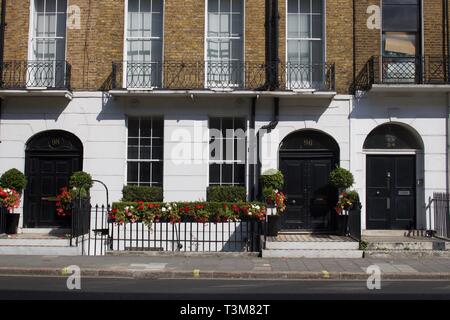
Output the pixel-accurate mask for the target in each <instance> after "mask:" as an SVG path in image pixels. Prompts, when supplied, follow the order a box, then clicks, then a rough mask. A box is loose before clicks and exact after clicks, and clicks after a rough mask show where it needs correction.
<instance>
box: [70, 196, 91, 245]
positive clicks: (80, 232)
mask: <svg viewBox="0 0 450 320" xmlns="http://www.w3.org/2000/svg"><path fill="white" fill-rule="evenodd" d="M90 232H91V203H90V200H89V199H88V198H85V199H84V198H82V199H75V200H74V201H73V203H72V216H71V237H70V245H71V246H78V245H79V243H80V242H81V241H83V240H84V236H85V235H88V234H89V233H90Z"/></svg>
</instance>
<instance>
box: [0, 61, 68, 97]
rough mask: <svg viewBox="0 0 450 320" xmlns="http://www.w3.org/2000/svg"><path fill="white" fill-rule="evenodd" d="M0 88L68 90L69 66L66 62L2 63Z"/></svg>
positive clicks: (0, 67)
mask: <svg viewBox="0 0 450 320" xmlns="http://www.w3.org/2000/svg"><path fill="white" fill-rule="evenodd" d="M0 75H1V79H0V80H1V81H0V88H2V89H11V90H13V89H31V88H46V89H55V90H70V88H71V87H70V78H71V65H70V64H69V63H68V62H67V61H4V62H3V65H1V66H0Z"/></svg>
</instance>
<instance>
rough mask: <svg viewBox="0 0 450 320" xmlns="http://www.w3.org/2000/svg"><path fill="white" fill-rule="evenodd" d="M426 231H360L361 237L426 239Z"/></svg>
mask: <svg viewBox="0 0 450 320" xmlns="http://www.w3.org/2000/svg"><path fill="white" fill-rule="evenodd" d="M426 236H427V231H426V230H362V237H426Z"/></svg>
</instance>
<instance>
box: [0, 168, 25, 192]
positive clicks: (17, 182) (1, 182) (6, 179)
mask: <svg viewBox="0 0 450 320" xmlns="http://www.w3.org/2000/svg"><path fill="white" fill-rule="evenodd" d="M0 186H1V187H3V188H9V189H14V190H16V191H17V192H18V193H19V194H21V193H22V191H23V190H24V189H25V187H26V186H27V177H25V175H24V174H23V173H22V172H21V171H20V170H17V169H11V170H8V171H6V172H5V173H4V174H2V176H1V177H0Z"/></svg>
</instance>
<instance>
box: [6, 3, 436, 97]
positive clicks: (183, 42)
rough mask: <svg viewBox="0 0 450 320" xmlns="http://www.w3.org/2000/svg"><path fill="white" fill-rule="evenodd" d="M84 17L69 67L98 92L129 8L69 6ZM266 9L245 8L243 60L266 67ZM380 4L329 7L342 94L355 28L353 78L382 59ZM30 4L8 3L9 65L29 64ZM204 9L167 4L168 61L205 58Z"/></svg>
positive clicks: (429, 22) (427, 25)
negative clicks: (376, 11) (374, 10)
mask: <svg viewBox="0 0 450 320" xmlns="http://www.w3.org/2000/svg"><path fill="white" fill-rule="evenodd" d="M68 2H69V5H77V6H79V7H80V9H81V29H68V30H67V60H68V61H69V63H70V64H71V65H72V87H73V89H74V90H98V89H99V88H101V87H102V85H103V84H104V83H105V82H106V81H107V80H108V77H109V76H110V74H111V69H112V68H111V62H112V61H122V60H123V43H124V39H123V35H124V1H123V0H105V1H90V0H69V1H68ZM264 4H265V2H264V1H262V0H247V1H245V11H246V12H245V13H246V15H245V16H246V19H245V24H244V26H245V46H244V47H245V53H244V55H245V60H246V61H248V62H257V63H260V62H263V61H264V59H265V6H264ZM371 5H378V6H380V0H358V1H355V20H354V21H353V0H327V1H326V61H327V62H335V63H336V82H337V89H338V92H340V93H347V92H349V87H350V85H351V83H352V80H353V23H354V24H355V28H356V34H355V39H354V41H355V49H356V50H355V55H356V68H355V70H356V72H357V73H358V71H359V70H361V69H362V67H363V65H364V64H365V63H366V62H367V61H368V60H369V58H370V57H371V56H373V55H380V53H381V30H379V29H369V28H368V27H367V19H368V18H369V16H370V15H371V14H370V13H367V9H368V7H369V6H371ZM29 8H30V1H29V0H8V1H7V17H6V21H7V28H6V33H5V60H26V59H27V57H28V39H29V35H28V33H29V24H28V21H29V14H30V9H29ZM279 13H280V20H279V28H280V29H279V30H280V33H279V34H280V41H279V54H280V59H281V60H282V61H283V60H285V57H286V45H285V43H286V1H284V0H280V1H279ZM423 16H424V22H423V25H424V39H423V41H424V54H425V55H434V56H442V54H443V53H444V52H443V50H444V49H443V41H444V35H443V31H444V28H443V13H442V1H441V0H427V3H426V6H424V8H423ZM204 43H205V1H199V0H165V13H164V45H163V48H164V49H163V50H164V60H165V61H182V60H183V61H202V60H204V56H205V49H204Z"/></svg>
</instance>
